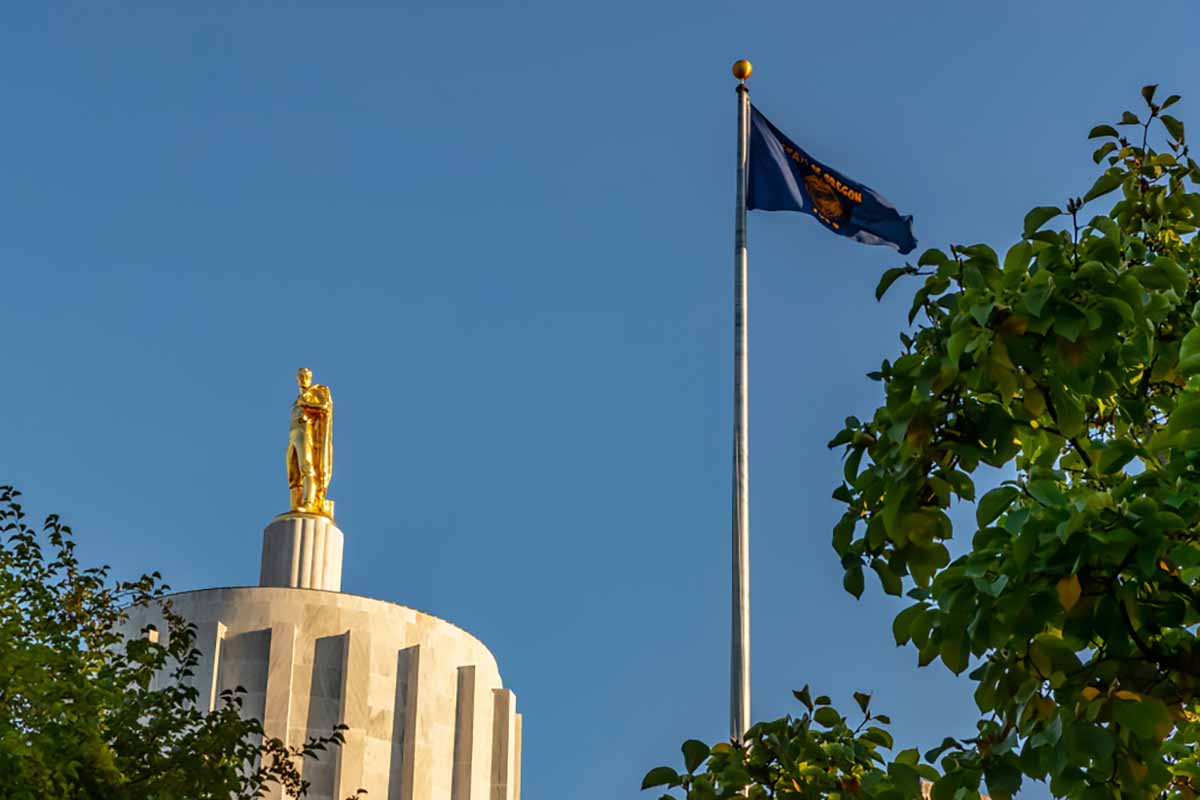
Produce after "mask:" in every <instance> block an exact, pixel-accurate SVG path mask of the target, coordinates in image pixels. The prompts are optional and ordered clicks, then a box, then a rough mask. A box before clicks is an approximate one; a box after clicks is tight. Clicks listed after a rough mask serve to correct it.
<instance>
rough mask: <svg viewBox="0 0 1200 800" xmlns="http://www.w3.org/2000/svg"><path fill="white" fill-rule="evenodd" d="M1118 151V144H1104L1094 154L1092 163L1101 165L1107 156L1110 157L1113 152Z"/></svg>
mask: <svg viewBox="0 0 1200 800" xmlns="http://www.w3.org/2000/svg"><path fill="white" fill-rule="evenodd" d="M1116 149H1117V143H1116V142H1105V143H1104V144H1102V145H1100V146H1099V147H1097V148H1096V150H1095V152H1093V153H1092V161H1093V162H1095V163H1097V164H1099V163H1100V162H1101V160H1103V158H1104V157H1105V156H1106V155H1108V154H1109V153H1111V152H1112V151H1113V150H1116Z"/></svg>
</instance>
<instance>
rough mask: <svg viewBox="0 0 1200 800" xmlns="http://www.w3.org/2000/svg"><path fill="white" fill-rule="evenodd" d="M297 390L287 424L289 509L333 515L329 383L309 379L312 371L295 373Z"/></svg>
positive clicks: (331, 412)
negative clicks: (322, 383) (298, 385)
mask: <svg viewBox="0 0 1200 800" xmlns="http://www.w3.org/2000/svg"><path fill="white" fill-rule="evenodd" d="M296 382H297V383H299V384H300V394H299V395H297V396H296V402H294V403H292V423H291V426H290V427H289V428H288V447H287V474H288V488H289V489H291V491H292V511H303V512H306V513H309V514H321V515H322V516H326V517H329V518H330V519H333V501H332V500H330V499H329V498H328V497H327V495H328V493H329V479H330V478H331V477H332V476H333V397H332V396H331V395H330V394H329V387H328V386H322V385H321V384H319V383H317V384H314V383H313V382H312V371H311V370H308V369H305V368H304V367H301V368H300V370H299V371H298V372H297V373H296Z"/></svg>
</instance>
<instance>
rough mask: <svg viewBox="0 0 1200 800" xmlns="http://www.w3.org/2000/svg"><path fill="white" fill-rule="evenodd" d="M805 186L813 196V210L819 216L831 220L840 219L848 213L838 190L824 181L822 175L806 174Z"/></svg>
mask: <svg viewBox="0 0 1200 800" xmlns="http://www.w3.org/2000/svg"><path fill="white" fill-rule="evenodd" d="M804 188H806V189H808V196H809V197H810V198H812V202H813V210H814V211H816V212H817V214H818V215H819V216H821V217H824V218H826V219H830V220H840V219H841V218H842V217H844V216H845V215H846V210H845V208H843V207H842V200H841V198H840V197H838V194H837V191H835V190H834V188H833V187H832V186H830V185H829V184H828V183H826V182H825V181H823V180H822V179H821V176H820V175H812V174H810V175H805V176H804Z"/></svg>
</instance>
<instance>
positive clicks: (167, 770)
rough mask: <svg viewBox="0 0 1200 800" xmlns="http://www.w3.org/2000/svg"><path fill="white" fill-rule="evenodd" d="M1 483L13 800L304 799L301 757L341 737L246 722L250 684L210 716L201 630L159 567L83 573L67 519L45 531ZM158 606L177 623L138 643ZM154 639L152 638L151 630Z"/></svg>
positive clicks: (1, 732) (6, 752) (2, 674)
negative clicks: (276, 789) (268, 733)
mask: <svg viewBox="0 0 1200 800" xmlns="http://www.w3.org/2000/svg"><path fill="white" fill-rule="evenodd" d="M19 495H20V492H17V491H16V490H14V489H13V488H12V487H8V486H0V787H3V796H4V797H6V798H10V799H11V800H42V799H43V798H87V799H88V800H93V799H103V800H125V799H126V798H129V799H131V800H132V798H137V799H138V800H145V799H147V798H149V799H153V800H174V799H175V798H188V800H229V799H230V798H257V797H261V796H263V795H264V794H265V792H266V790H267V788H268V787H269V786H270V785H272V784H279V785H281V786H282V787H283V788H284V789H285V790H286V791H287V792H288V793H289V794H290V795H293V796H300V795H303V794H304V792H305V790H306V788H307V787H306V784H305V782H304V781H303V780H302V779H301V777H300V772H299V768H298V767H299V764H300V762H301V761H302V760H303V759H304V758H308V757H315V756H316V754H317V753H319V752H321V751H323V750H325V749H326V748H327V747H328V746H330V745H335V744H340V743H341V741H342V734H341V732H340V731H338V730H335V731H333V732H332V733H331V735H330V736H327V737H322V738H315V739H310V740H309V741H308V742H307V743H306V744H305V745H304V746H303V747H291V748H289V747H287V746H285V745H284V743H283V742H282V741H280V740H279V739H275V738H271V737H264V735H263V729H262V723H261V722H259V721H258V720H255V719H243V718H242V716H241V704H242V699H241V696H240V694H241V690H240V688H239V690H238V691H227V692H224V693H222V695H221V704H220V706H219V707H218V708H217V709H216V710H214V711H212V712H211V713H209V712H208V711H207V710H202V709H201V708H200V707H199V705H198V703H197V699H198V696H199V693H198V691H197V690H196V688H195V687H194V686H192V685H191V683H190V682H189V681H188V678H190V677H191V675H192V672H193V670H194V669H195V667H196V664H197V663H198V660H199V655H200V654H199V652H198V651H197V650H196V648H195V647H194V644H195V630H194V627H193V626H192V625H191V624H190V623H188V622H187V621H186V620H184V619H183V618H182V617H180V616H179V615H178V614H176V613H174V612H173V611H172V610H171V608H170V602H169V600H165V599H164V597H165V593H166V591H167V590H168V588H169V587H167V586H166V585H165V584H163V583H162V580H161V578H160V576H159V575H158V573H154V574H153V575H146V576H143V577H141V578H140V579H138V580H136V581H121V582H112V581H110V580H109V577H108V567H93V568H84V567H82V566H81V565H80V563H79V560H78V558H77V557H76V555H75V540H74V537H73V534H72V532H71V529H70V527H69V526H67V525H64V524H62V522H61V521H60V519H59V518H58V517H57V516H56V515H51V516H50V517H48V518H47V519H46V522H45V525H44V527H43V531H42V534H41V535H39V534H38V533H37V532H36V531H35V530H34V529H32V528H31V527H30V526H29V525H28V524H27V523H26V521H25V512H24V510H23V508H22V506H21V504H20V503H19V502H18V501H17V498H18V496H19ZM151 602H154V603H158V604H160V606H162V608H163V610H164V617H165V619H166V623H167V627H168V629H167V630H166V631H164V632H163V633H164V636H163V641H161V642H160V641H157V640H156V637H154V636H149V635H148V636H146V637H144V638H136V639H133V640H131V641H128V642H126V641H125V639H124V637H123V636H122V635H121V634H120V633H119V632H118V626H119V625H120V624H121V623H122V622H124V620H125V619H126V612H125V608H126V607H127V606H128V605H129V604H139V603H151ZM147 633H148V632H147Z"/></svg>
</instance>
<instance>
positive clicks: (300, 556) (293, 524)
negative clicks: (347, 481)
mask: <svg viewBox="0 0 1200 800" xmlns="http://www.w3.org/2000/svg"><path fill="white" fill-rule="evenodd" d="M342 542H343V537H342V532H341V531H340V530H338V529H337V527H335V526H334V524H333V522H332V521H330V520H329V519H327V518H325V517H322V516H318V515H313V514H303V513H291V514H284V515H281V516H280V517H277V518H276V519H275V520H274V521H273V522H272V523H271V524H270V525H268V526H267V529H266V531H264V534H263V555H262V573H261V579H260V581H259V583H260V585H259V586H250V587H238V588H227V589H204V590H201V591H195V592H183V593H181V594H176V595H172V596H171V601H172V603H173V606H174V609H175V610H176V611H177V612H178V613H180V614H182V615H183V616H184V617H185V618H187V619H188V620H190V621H191V622H193V623H195V624H196V626H197V628H198V634H199V635H198V641H197V647H198V648H199V649H200V650H201V652H202V653H203V660H202V662H201V664H200V665H199V668H198V669H197V670H196V673H197V674H196V676H195V677H194V680H196V681H197V683H198V686H199V688H200V690H201V691H200V695H201V702H202V703H207V704H208V705H209V707H210V708H211V707H213V705H214V704H215V703H217V702H219V697H220V693H221V692H222V691H223V690H225V689H232V688H234V687H236V686H242V687H244V688H245V689H246V694H245V705H244V707H243V708H244V711H245V713H247V714H249V715H253V716H256V717H258V718H259V719H261V720H263V726H264V728H265V730H266V733H267V735H269V736H278V737H279V738H281V739H283V740H284V741H285V742H287V743H288V744H290V745H297V744H301V743H303V741H304V740H305V739H306V738H307V737H309V736H315V735H326V734H328V733H329V732H330V730H331V729H332V727H333V726H334V725H335V724H338V723H341V724H345V725H348V726H349V730H347V731H346V732H345V736H346V742H345V744H344V745H342V746H341V747H340V748H333V749H332V750H330V751H328V752H326V753H325V754H322V756H321V758H320V760H319V761H317V762H315V763H314V762H309V763H308V764H307V765H306V768H305V773H304V778H305V779H306V780H308V781H310V782H311V784H312V787H311V789H310V790H309V796H310V797H312V798H314V799H315V800H326V799H328V800H334V799H335V798H336V799H337V800H340V799H341V798H345V797H347V796H349V795H352V794H353V793H354V792H355V791H356V790H357V789H359V788H360V787H361V788H364V789H366V790H367V791H368V793H369V797H370V798H371V800H376V799H377V798H378V799H380V800H519V798H520V796H521V789H520V787H521V715H520V714H518V713H516V696H515V695H514V694H513V693H512V692H511V691H509V690H508V689H505V688H504V684H503V682H502V681H501V679H500V671H499V669H498V667H497V665H496V660H495V658H493V656H492V654H491V653H490V652H488V649H487V648H486V647H484V645H483V643H482V642H480V641H479V640H478V639H476V638H475V637H473V636H471V635H470V634H469V633H467V632H466V631H464V630H462V629H461V628H458V627H456V626H454V625H452V624H450V623H449V622H446V621H444V620H441V619H438V618H437V617H434V616H430V615H429V614H425V613H422V612H420V611H415V610H413V609H411V608H406V607H404V606H400V605H396V604H394V603H388V602H384V601H382V600H374V599H371V598H369V597H359V596H357V595H352V594H344V593H342V592H341V591H340V590H341V573H342ZM147 625H155V626H156V627H157V628H158V629H160V630H161V629H163V625H162V621H161V618H160V617H159V614H158V612H157V611H156V610H155V609H153V608H138V609H134V610H133V611H132V612H131V613H130V618H129V620H128V622H127V628H126V632H127V634H129V635H138V633H139V632H140V631H142V630H144V629H145V628H146V626H147ZM276 796H278V795H276Z"/></svg>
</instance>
